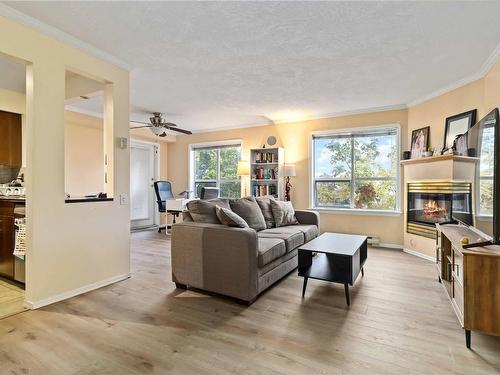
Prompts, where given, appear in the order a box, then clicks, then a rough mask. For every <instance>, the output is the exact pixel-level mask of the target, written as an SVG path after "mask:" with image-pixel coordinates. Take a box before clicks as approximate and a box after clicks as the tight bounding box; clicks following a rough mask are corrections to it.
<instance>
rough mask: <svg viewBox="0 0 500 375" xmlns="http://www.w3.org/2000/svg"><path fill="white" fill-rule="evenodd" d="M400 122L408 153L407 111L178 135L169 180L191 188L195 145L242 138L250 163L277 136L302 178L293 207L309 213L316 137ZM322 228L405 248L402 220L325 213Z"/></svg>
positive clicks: (170, 150) (296, 181) (295, 181)
mask: <svg viewBox="0 0 500 375" xmlns="http://www.w3.org/2000/svg"><path fill="white" fill-rule="evenodd" d="M396 123H397V124H400V125H401V132H402V133H401V134H402V143H403V145H402V147H403V149H406V147H407V146H406V137H405V135H406V128H407V111H406V110H398V111H387V112H378V113H370V114H361V115H355V116H344V117H335V118H327V119H320V120H310V121H304V122H295V123H287V124H278V125H269V126H260V127H253V128H243V129H234V130H227V131H218V132H209V133H197V134H193V135H190V136H184V135H182V136H177V142H175V143H171V144H169V145H168V161H167V162H168V178H169V180H170V181H172V183H173V189H174V193H178V192H180V191H182V190H185V189H186V188H187V187H188V184H189V176H188V157H189V156H188V146H189V144H191V143H199V142H209V141H222V140H229V139H241V140H242V141H243V150H242V155H243V157H245V158H246V159H247V160H249V150H250V149H252V148H256V147H261V146H262V144H264V143H265V141H266V139H267V137H268V136H270V135H275V136H276V137H277V139H278V145H279V146H282V147H284V149H285V162H287V163H295V164H296V171H297V177H295V178H293V179H292V185H293V189H292V201H293V204H294V206H295V207H296V208H309V165H310V158H309V152H310V151H309V144H310V139H311V133H312V132H314V131H318V130H328V129H346V128H354V127H366V126H371V125H385V124H396ZM321 229H322V230H323V231H327V230H329V231H336V232H345V233H364V234H367V235H376V236H379V237H380V239H381V241H382V242H384V243H392V244H402V243H403V221H402V215H393V216H380V215H378V216H374V215H360V214H348V213H345V214H344V213H322V214H321Z"/></svg>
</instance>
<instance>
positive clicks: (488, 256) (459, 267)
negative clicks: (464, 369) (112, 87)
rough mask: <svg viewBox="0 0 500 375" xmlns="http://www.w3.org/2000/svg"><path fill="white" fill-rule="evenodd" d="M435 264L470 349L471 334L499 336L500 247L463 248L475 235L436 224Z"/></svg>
mask: <svg viewBox="0 0 500 375" xmlns="http://www.w3.org/2000/svg"><path fill="white" fill-rule="evenodd" d="M437 231H438V241H437V249H436V264H437V269H438V274H439V281H440V282H442V283H443V285H444V287H445V289H446V292H447V293H448V296H449V297H450V301H451V304H452V306H453V309H454V310H455V313H456V315H457V317H458V320H459V321H460V324H461V325H462V327H463V328H464V329H465V338H466V345H467V347H468V348H470V345H471V331H477V332H482V333H485V334H488V335H493V336H500V246H487V247H477V248H472V249H464V248H462V245H461V242H460V240H461V238H463V237H469V238H477V237H478V234H477V233H476V232H474V231H473V230H472V229H471V228H468V227H465V226H463V225H437Z"/></svg>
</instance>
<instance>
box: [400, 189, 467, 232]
mask: <svg viewBox="0 0 500 375" xmlns="http://www.w3.org/2000/svg"><path fill="white" fill-rule="evenodd" d="M471 191H472V187H471V183H470V182H464V181H453V180H442V181H435V180H433V181H412V182H408V189H407V194H408V195H407V204H408V207H407V223H406V231H407V232H408V233H413V234H416V235H419V236H423V237H428V238H433V239H434V238H436V228H435V224H443V223H447V222H452V221H453V219H454V218H457V219H459V220H460V221H463V222H465V223H467V224H472V194H471Z"/></svg>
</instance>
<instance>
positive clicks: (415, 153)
mask: <svg viewBox="0 0 500 375" xmlns="http://www.w3.org/2000/svg"><path fill="white" fill-rule="evenodd" d="M429 131H430V126H426V127H425V128H420V129H415V130H413V131H412V132H411V158H412V159H416V158H421V157H422V156H423V155H424V152H426V151H427V148H428V147H429Z"/></svg>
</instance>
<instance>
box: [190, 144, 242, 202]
mask: <svg viewBox="0 0 500 375" xmlns="http://www.w3.org/2000/svg"><path fill="white" fill-rule="evenodd" d="M240 152H241V145H240V144H235V143H231V144H225V145H214V146H196V145H194V146H191V165H192V175H191V181H192V184H191V185H192V189H193V190H194V191H195V194H196V197H199V196H200V194H201V188H202V187H218V188H219V189H220V196H221V197H226V198H239V197H240V196H241V184H240V179H239V178H238V176H237V175H236V170H237V168H238V160H240Z"/></svg>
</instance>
